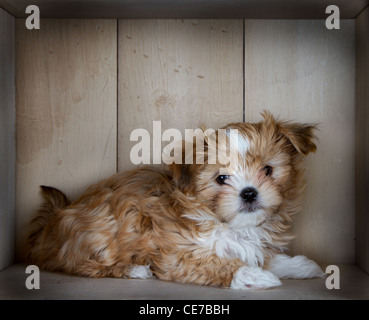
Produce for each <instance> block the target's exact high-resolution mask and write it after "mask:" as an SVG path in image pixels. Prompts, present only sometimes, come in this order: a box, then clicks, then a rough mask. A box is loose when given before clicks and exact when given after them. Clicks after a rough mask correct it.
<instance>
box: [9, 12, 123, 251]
mask: <svg viewBox="0 0 369 320" xmlns="http://www.w3.org/2000/svg"><path fill="white" fill-rule="evenodd" d="M116 30H117V25H116V21H113V20H42V21H41V29H40V30H27V29H26V28H25V24H24V20H19V19H18V20H17V23H16V36H17V40H16V65H17V69H16V72H17V79H16V88H17V96H16V98H17V100H16V102H17V201H16V211H17V223H16V228H17V252H18V257H19V258H22V257H23V253H24V252H23V250H24V243H25V238H26V235H27V233H28V230H29V228H28V225H29V221H30V219H31V218H32V217H33V216H34V210H35V209H36V208H37V207H38V206H39V205H40V201H41V199H40V195H39V185H50V186H54V187H56V188H60V189H61V190H62V191H63V192H65V193H66V194H67V196H69V197H70V198H71V199H74V198H75V197H76V196H77V195H78V194H79V193H80V192H82V191H83V190H84V189H85V188H86V187H87V186H88V185H90V184H91V183H93V182H95V181H97V180H100V179H102V178H105V177H107V176H109V175H111V174H113V173H114V172H115V171H116V105H117V101H116V86H117V82H116V80H117V65H116V61H117V56H116V52H117V49H116V37H117V35H116Z"/></svg>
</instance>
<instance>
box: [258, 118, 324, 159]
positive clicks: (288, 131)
mask: <svg viewBox="0 0 369 320" xmlns="http://www.w3.org/2000/svg"><path fill="white" fill-rule="evenodd" d="M261 115H262V116H263V118H264V121H263V123H264V125H265V128H267V130H270V128H274V130H276V131H277V132H278V135H281V136H284V137H285V138H286V139H287V141H288V143H289V144H290V145H291V146H292V147H293V149H294V150H295V151H297V152H298V153H300V154H301V155H304V156H306V155H308V154H309V153H310V152H315V151H316V149H317V146H316V145H315V143H314V140H316V136H315V134H314V132H315V131H316V130H317V125H316V124H305V123H292V122H288V121H280V120H279V119H278V118H275V117H273V115H272V114H271V113H270V112H269V111H263V112H262V114H261Z"/></svg>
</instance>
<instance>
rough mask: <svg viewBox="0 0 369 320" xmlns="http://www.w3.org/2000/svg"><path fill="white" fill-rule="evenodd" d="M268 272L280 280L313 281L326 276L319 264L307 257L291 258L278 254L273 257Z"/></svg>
mask: <svg viewBox="0 0 369 320" xmlns="http://www.w3.org/2000/svg"><path fill="white" fill-rule="evenodd" d="M268 270H269V271H271V272H272V273H274V274H275V275H276V276H277V277H279V278H280V279H288V278H290V279H311V278H322V277H324V276H325V273H324V272H323V270H322V269H321V268H320V267H319V266H318V264H317V263H316V262H315V261H313V260H310V259H308V258H307V257H305V256H295V257H289V256H287V255H285V254H278V255H276V256H274V257H273V259H272V261H271V263H270V266H269V267H268Z"/></svg>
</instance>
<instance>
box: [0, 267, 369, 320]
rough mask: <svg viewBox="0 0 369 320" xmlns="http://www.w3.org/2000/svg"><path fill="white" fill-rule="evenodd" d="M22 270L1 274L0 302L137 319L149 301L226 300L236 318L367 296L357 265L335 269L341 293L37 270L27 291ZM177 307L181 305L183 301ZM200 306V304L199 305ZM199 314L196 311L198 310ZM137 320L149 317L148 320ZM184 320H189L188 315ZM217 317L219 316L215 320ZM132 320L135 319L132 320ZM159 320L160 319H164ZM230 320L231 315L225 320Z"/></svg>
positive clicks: (296, 283)
mask: <svg viewBox="0 0 369 320" xmlns="http://www.w3.org/2000/svg"><path fill="white" fill-rule="evenodd" d="M26 267H27V266H26V265H24V264H15V265H13V266H11V267H10V268H8V269H6V270H4V271H2V272H0V300H11V299H17V300H46V299H47V300H51V299H52V300H54V299H55V300H77V299H78V300H96V299H98V300H100V299H101V300H121V301H120V302H119V305H120V306H122V307H123V308H124V310H125V312H127V313H130V314H137V315H139V313H138V310H140V309H139V308H140V307H146V304H147V303H149V304H150V301H149V302H148V301H147V300H173V299H176V300H210V301H211V302H212V301H215V300H227V301H224V302H220V304H223V305H224V306H225V308H226V306H227V305H230V308H229V311H230V312H229V313H230V314H237V313H240V312H242V311H244V303H245V302H241V301H240V302H239V303H236V304H234V305H233V304H232V301H229V300H243V301H244V300H336V299H337V300H367V299H368V297H369V276H368V275H367V274H365V273H364V272H362V271H361V270H360V269H359V268H357V267H356V266H355V265H338V267H339V270H340V289H339V290H335V289H333V290H328V289H327V288H326V286H325V282H326V279H322V278H318V279H309V280H292V279H287V280H282V286H280V287H276V288H272V289H268V290H249V291H247V290H232V289H230V290H229V289H224V288H216V287H210V286H199V285H193V284H186V285H183V284H179V283H174V282H167V281H160V280H158V279H147V280H142V279H116V278H103V279H94V278H84V277H80V276H76V275H68V274H63V273H61V272H48V271H41V276H40V290H27V289H26V288H25V285H24V282H25V279H26V274H25V268H26ZM323 269H324V268H323ZM328 281H329V280H328ZM122 300H124V301H122ZM132 300H136V301H132ZM176 302H177V301H176ZM211 302H210V303H211ZM178 303H180V304H181V303H182V301H178ZM203 303H204V302H199V304H203ZM205 303H207V302H205ZM215 303H217V302H215ZM250 303H252V302H250ZM162 304H163V305H166V306H170V305H172V302H171V301H168V302H162ZM185 304H187V302H184V303H183V304H182V307H184V306H185ZM177 306H179V305H177ZM182 307H180V308H179V307H178V308H174V310H173V313H172V316H171V317H168V318H174V319H178V318H185V317H181V315H184V313H183V311H175V310H176V309H179V310H183V309H182ZM237 308H238V309H239V311H238V310H237ZM189 310H190V308H187V309H186V311H189ZM197 312H200V306H199V308H198V309H197ZM204 312H205V311H204ZM224 314H226V313H224ZM139 316H140V317H143V318H152V317H151V316H147V317H145V316H142V315H139ZM187 317H190V318H191V316H188V315H186V318H187ZM217 317H218V315H217V316H214V317H213V319H216V318H217ZM132 318H138V317H132V316H131V319H132ZM161 318H163V319H164V318H165V316H164V315H163V316H162V317H161ZM204 318H207V317H204ZM222 318H224V317H222ZM228 318H231V316H230V315H228Z"/></svg>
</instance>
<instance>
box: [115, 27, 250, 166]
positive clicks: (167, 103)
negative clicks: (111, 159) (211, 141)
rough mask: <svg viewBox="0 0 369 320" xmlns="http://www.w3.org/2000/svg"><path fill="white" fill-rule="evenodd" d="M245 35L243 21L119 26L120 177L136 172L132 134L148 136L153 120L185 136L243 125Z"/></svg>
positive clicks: (164, 127) (163, 128)
mask: <svg viewBox="0 0 369 320" xmlns="http://www.w3.org/2000/svg"><path fill="white" fill-rule="evenodd" d="M242 35H243V22H242V21H240V20H155V21H154V20H121V21H119V72H118V74H119V90H118V91H119V97H118V99H119V101H118V102H119V103H118V104H119V112H118V117H119V128H118V131H119V138H118V139H119V140H118V149H119V150H118V165H119V170H124V169H128V168H132V167H133V164H132V163H131V161H130V150H131V148H132V146H134V145H135V144H136V143H137V142H130V134H131V132H132V130H134V129H136V128H144V129H147V130H148V131H149V132H150V134H151V133H152V127H153V120H161V121H162V123H161V126H162V131H164V130H165V129H167V128H176V129H179V130H181V132H182V134H183V137H184V129H185V128H188V129H191V128H197V127H198V126H199V125H202V124H205V125H207V126H208V127H209V128H214V129H215V128H218V127H220V126H223V125H225V124H227V123H228V122H231V121H242V116H243V87H242V86H243V85H242V83H243V80H242V79H243V71H242V69H243V58H242V57H243V36H242ZM163 146H164V143H163Z"/></svg>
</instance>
